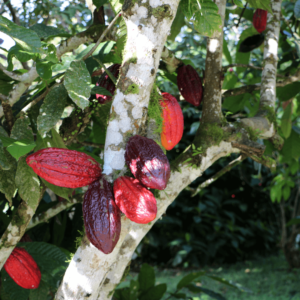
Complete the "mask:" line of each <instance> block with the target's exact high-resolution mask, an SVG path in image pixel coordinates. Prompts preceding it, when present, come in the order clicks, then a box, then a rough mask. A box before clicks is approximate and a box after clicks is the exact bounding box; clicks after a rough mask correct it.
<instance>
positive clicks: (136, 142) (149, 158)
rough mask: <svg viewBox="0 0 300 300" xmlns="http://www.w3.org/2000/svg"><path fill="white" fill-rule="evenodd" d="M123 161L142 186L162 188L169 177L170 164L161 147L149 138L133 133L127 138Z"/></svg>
mask: <svg viewBox="0 0 300 300" xmlns="http://www.w3.org/2000/svg"><path fill="white" fill-rule="evenodd" d="M125 161H126V164H127V165H128V167H129V168H130V170H131V172H132V174H133V175H134V177H135V178H136V179H138V180H139V181H140V182H141V183H142V184H143V185H144V186H146V187H148V188H151V189H157V190H164V189H165V188H166V186H167V183H168V180H169V178H170V164H169V161H168V159H167V157H166V155H165V154H164V153H163V151H162V150H161V148H160V147H159V146H158V145H157V144H156V143H155V142H154V141H153V140H151V139H148V138H146V137H143V136H140V135H135V136H133V137H131V138H130V139H129V140H128V143H127V145H126V151H125Z"/></svg>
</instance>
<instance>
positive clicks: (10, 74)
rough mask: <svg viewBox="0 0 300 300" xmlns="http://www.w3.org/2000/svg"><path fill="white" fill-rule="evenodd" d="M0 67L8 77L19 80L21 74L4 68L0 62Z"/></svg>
mask: <svg viewBox="0 0 300 300" xmlns="http://www.w3.org/2000/svg"><path fill="white" fill-rule="evenodd" d="M0 69H1V70H2V71H3V73H4V74H6V75H7V76H9V77H10V78H12V79H14V80H17V81H21V79H22V78H23V76H22V75H18V74H15V73H14V72H11V71H7V70H6V68H5V67H4V66H3V65H2V64H1V63H0Z"/></svg>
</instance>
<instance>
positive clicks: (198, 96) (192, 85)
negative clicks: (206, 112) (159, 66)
mask: <svg viewBox="0 0 300 300" xmlns="http://www.w3.org/2000/svg"><path fill="white" fill-rule="evenodd" d="M177 85H178V88H179V91H180V93H181V95H182V97H183V98H184V99H185V101H187V102H189V103H191V104H193V105H195V106H199V105H200V103H201V101H202V94H203V86H202V82H201V78H200V77H199V75H198V73H197V72H196V70H195V69H194V68H193V67H192V66H190V65H184V66H182V67H180V68H179V69H178V72H177Z"/></svg>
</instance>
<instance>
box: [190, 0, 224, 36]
mask: <svg viewBox="0 0 300 300" xmlns="http://www.w3.org/2000/svg"><path fill="white" fill-rule="evenodd" d="M198 3H200V2H198ZM200 5H201V10H200V11H197V12H196V13H195V20H194V21H193V23H194V26H195V29H196V30H197V31H198V32H199V33H200V34H201V35H205V36H208V37H213V36H214V35H215V32H216V31H219V32H220V31H221V30H222V19H221V16H220V15H219V14H218V6H217V5H216V4H215V3H214V2H212V1H211V0H203V2H201V4H200Z"/></svg>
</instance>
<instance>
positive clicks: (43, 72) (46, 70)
mask: <svg viewBox="0 0 300 300" xmlns="http://www.w3.org/2000/svg"><path fill="white" fill-rule="evenodd" d="M52 66H53V63H52V62H49V61H45V60H41V59H40V60H38V61H37V62H36V71H37V73H38V74H39V75H40V76H41V78H43V79H45V80H49V79H50V78H51V77H52Z"/></svg>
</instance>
